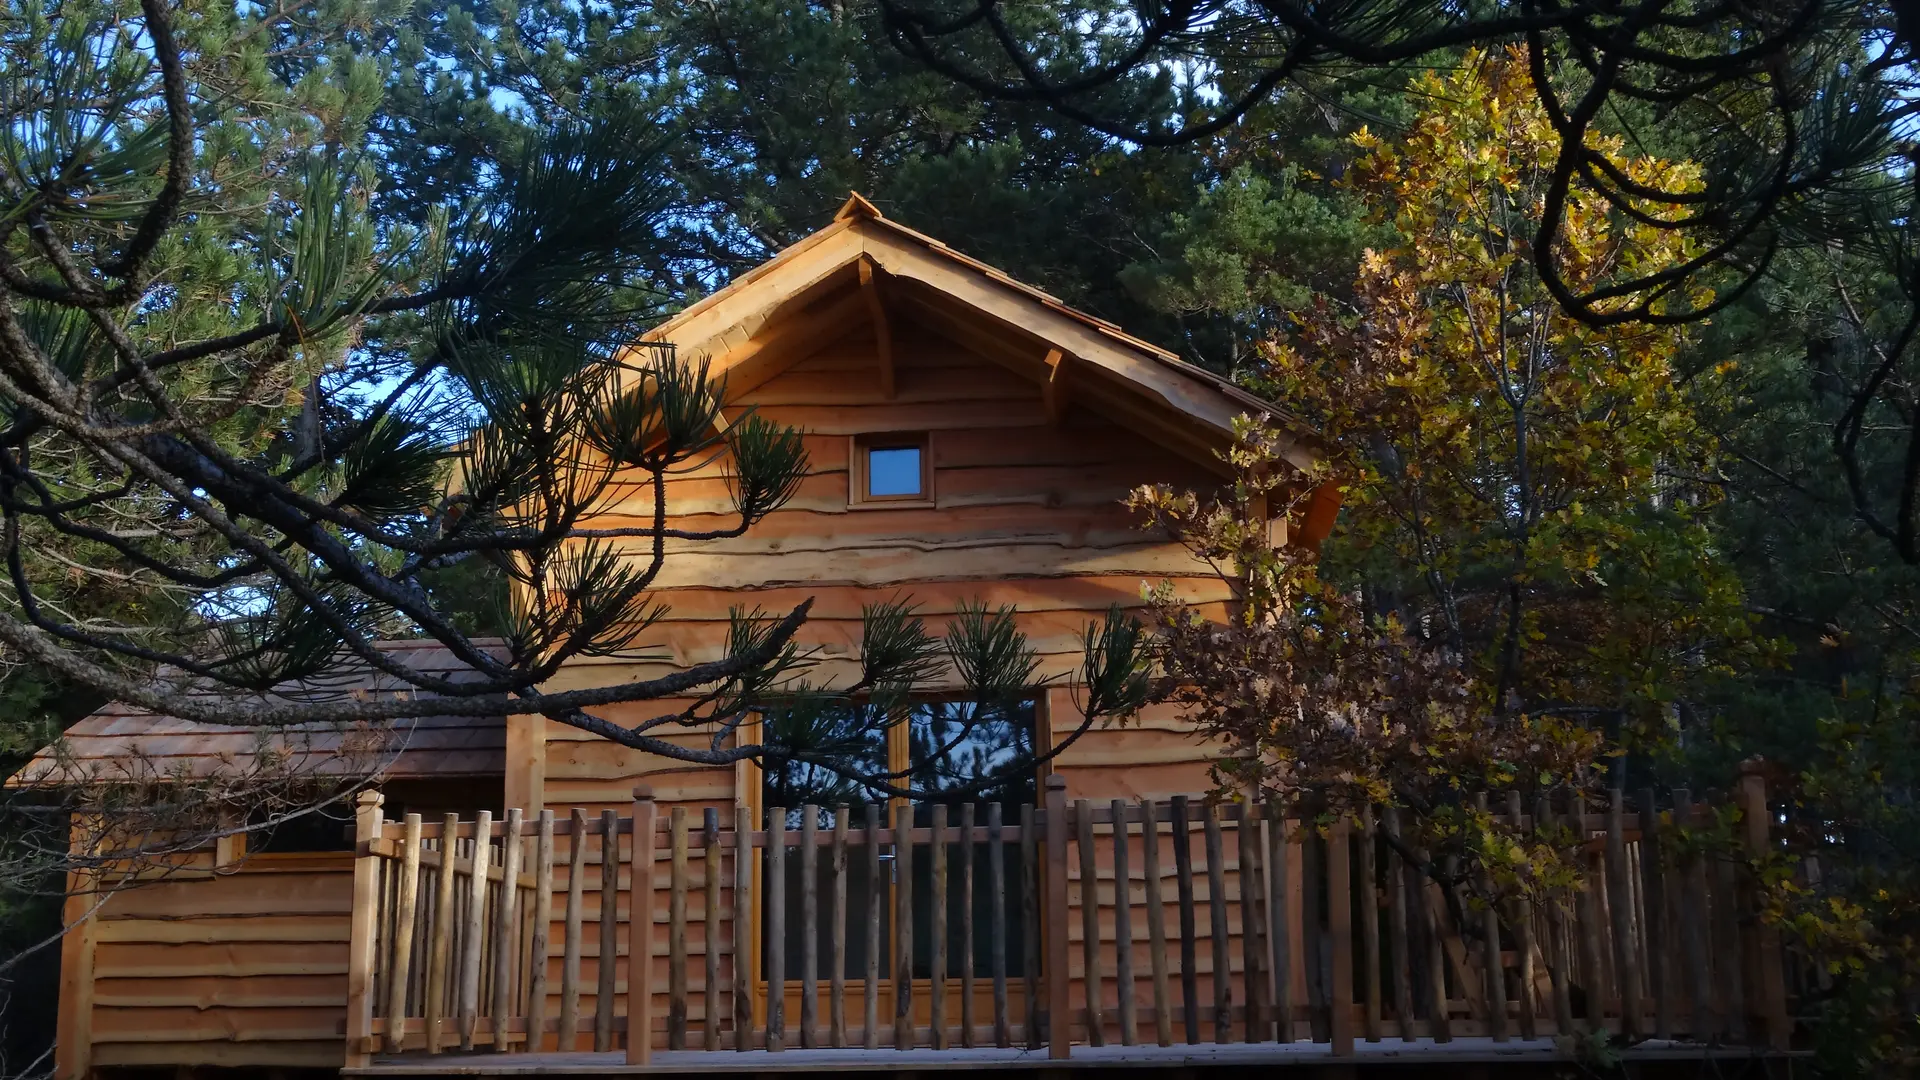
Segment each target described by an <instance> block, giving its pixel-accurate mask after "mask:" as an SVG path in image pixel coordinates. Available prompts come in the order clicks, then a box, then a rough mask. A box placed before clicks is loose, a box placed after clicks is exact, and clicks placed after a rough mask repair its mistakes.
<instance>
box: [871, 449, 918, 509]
mask: <svg viewBox="0 0 1920 1080" xmlns="http://www.w3.org/2000/svg"><path fill="white" fill-rule="evenodd" d="M924 494H925V492H923V491H922V490H921V483H920V448H919V447H917V446H875V447H872V448H870V449H869V450H868V451H867V498H869V499H905V498H920V497H921V496H923V495H924Z"/></svg>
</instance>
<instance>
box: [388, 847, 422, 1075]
mask: <svg viewBox="0 0 1920 1080" xmlns="http://www.w3.org/2000/svg"><path fill="white" fill-rule="evenodd" d="M400 857H401V863H400V887H399V889H398V890H396V893H397V899H396V900H395V910H394V913H393V960H392V962H391V965H390V968H389V970H388V973H387V1053H389V1054H397V1053H399V1052H400V1051H401V1050H402V1049H404V1048H405V1045H406V1038H407V974H408V972H409V969H410V966H411V963H412V960H413V929H414V909H415V905H417V904H418V902H419V898H420V815H419V814H408V815H407V820H406V829H405V831H404V832H403V833H402V834H401V852H400Z"/></svg>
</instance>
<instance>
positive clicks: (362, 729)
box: [8, 641, 506, 786]
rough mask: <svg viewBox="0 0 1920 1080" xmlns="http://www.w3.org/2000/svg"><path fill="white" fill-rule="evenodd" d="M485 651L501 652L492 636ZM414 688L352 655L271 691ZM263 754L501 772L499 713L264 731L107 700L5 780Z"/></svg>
mask: <svg viewBox="0 0 1920 1080" xmlns="http://www.w3.org/2000/svg"><path fill="white" fill-rule="evenodd" d="M486 646H487V647H488V648H489V649H498V648H499V645H498V644H497V643H493V642H488V643H486ZM378 648H379V649H380V650H381V651H382V652H384V653H386V654H387V655H388V656H390V657H392V658H394V659H396V660H399V661H400V662H401V663H404V664H405V665H406V666H408V667H410V668H413V669H415V670H417V671H422V672H430V673H433V674H436V675H440V676H442V677H444V678H447V679H450V680H453V681H463V677H466V678H471V677H475V676H474V675H473V672H472V669H471V668H470V667H468V666H467V665H465V664H464V663H461V662H459V661H457V660H455V659H454V658H453V657H452V656H451V655H450V654H449V653H448V651H447V649H446V647H445V646H443V645H441V644H440V643H439V642H436V641H383V642H379V643H378ZM396 693H417V691H411V690H409V689H408V688H406V687H405V685H404V684H403V683H401V681H400V680H398V679H396V678H394V677H393V676H391V675H388V674H386V673H384V672H378V671H375V670H373V669H372V668H370V667H369V666H368V665H367V664H365V663H364V662H362V661H359V660H358V659H357V658H352V657H349V658H347V659H346V660H344V661H342V662H341V663H339V664H337V665H333V666H332V667H330V669H329V671H328V673H327V674H326V676H324V677H322V678H318V679H312V680H306V681H302V682H299V683H292V684H286V685H283V686H279V687H276V688H275V689H274V691H273V693H272V695H270V697H273V698H278V699H282V700H287V701H301V702H318V701H339V700H345V699H352V698H367V699H377V698H382V697H387V696H391V695H394V694H396ZM263 751H265V752H268V753H275V754H286V755H288V761H287V763H286V765H285V766H284V769H285V770H286V771H287V772H289V773H298V774H301V775H309V776H340V775H345V774H349V773H361V772H364V771H366V770H368V769H369V768H371V769H377V770H378V771H380V772H381V773H382V775H384V776H387V777H390V778H396V779H398V778H416V777H463V776H465V777H479V776H499V775H501V774H502V772H503V771H504V769H505V765H506V720H505V719H504V718H502V717H465V716H427V717H421V718H419V719H417V720H397V721H390V722H388V721H382V722H380V723H379V724H378V725H377V726H370V725H336V724H300V725H294V726H291V727H286V728H276V729H273V730H271V731H263V730H261V729H257V728H252V727H241V726H234V727H228V726H224V725H219V724H203V723H196V722H193V721H188V720H182V719H179V718H178V717H173V716H163V715H158V714H154V713H150V712H147V711H146V710H144V709H139V708H135V707H132V706H127V705H122V704H119V703H117V702H116V703H113V704H109V705H107V706H106V707H105V708H102V709H101V710H99V711H98V712H96V713H94V714H92V715H91V716H88V717H86V718H85V719H83V720H81V721H80V722H79V723H77V724H75V725H73V726H72V727H71V728H68V729H67V732H66V735H65V736H64V737H63V738H62V740H61V741H60V742H59V743H57V744H55V745H53V746H48V747H46V748H44V749H42V750H41V751H40V752H39V753H38V754H36V755H34V758H33V760H32V761H30V762H28V763H27V765H26V767H24V768H22V769H21V770H20V771H19V772H18V773H17V774H15V775H14V776H13V777H12V778H11V779H10V780H9V781H8V783H9V785H13V786H19V785H23V784H42V783H80V782H85V781H86V780H88V779H100V780H114V779H121V778H126V777H127V776H128V775H129V773H130V772H136V771H137V772H138V773H139V774H140V775H144V776H149V777H155V776H174V775H186V776H192V777H205V776H209V775H213V774H215V773H218V772H222V771H230V772H234V773H240V772H245V771H247V770H250V769H252V768H253V767H254V766H255V764H256V755H258V754H260V753H262V752H263Z"/></svg>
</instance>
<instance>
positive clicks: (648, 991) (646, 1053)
mask: <svg viewBox="0 0 1920 1080" xmlns="http://www.w3.org/2000/svg"><path fill="white" fill-rule="evenodd" d="M659 812H660V808H659V807H658V806H657V805H655V804H654V801H653V789H652V788H650V787H648V786H646V785H645V784H642V785H640V786H639V787H636V788H634V789H633V865H632V866H630V867H629V868H628V869H627V892H628V897H627V1064H629V1065H645V1064H648V1063H649V1062H651V1061H652V1060H653V859H654V848H655V845H654V839H653V827H654V820H655V818H656V817H657V816H658V815H659ZM601 850H602V851H603V852H604V853H605V854H603V855H602V858H607V859H618V858H619V857H620V838H619V836H618V835H616V834H614V833H612V832H609V833H608V834H607V839H606V845H605V847H603V848H602V849H601ZM615 880H618V879H617V878H616V879H615ZM606 902H607V903H614V898H613V895H612V894H611V893H610V894H609V895H608V896H607V899H606ZM600 962H601V963H603V964H608V963H612V962H613V957H611V956H603V957H601V958H600Z"/></svg>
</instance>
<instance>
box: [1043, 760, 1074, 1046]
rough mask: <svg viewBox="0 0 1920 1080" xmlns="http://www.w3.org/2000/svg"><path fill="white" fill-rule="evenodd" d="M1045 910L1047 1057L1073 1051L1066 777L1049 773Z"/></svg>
mask: <svg viewBox="0 0 1920 1080" xmlns="http://www.w3.org/2000/svg"><path fill="white" fill-rule="evenodd" d="M1046 797H1047V850H1046V852H1045V856H1044V857H1045V860H1046V870H1045V874H1046V911H1045V912H1044V916H1043V921H1042V925H1041V935H1042V936H1043V937H1044V938H1045V940H1046V946H1045V955H1046V961H1045V966H1044V972H1045V975H1046V979H1047V1020H1048V1027H1049V1030H1048V1032H1047V1057H1049V1058H1051V1059H1054V1060H1063V1059H1065V1058H1067V1057H1069V1056H1071V1054H1072V1053H1073V1016H1072V1013H1071V1012H1069V1006H1068V1004H1067V987H1068V983H1067V778H1066V777H1064V776H1059V775H1057V774H1056V775H1052V776H1048V777H1047V796H1046Z"/></svg>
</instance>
